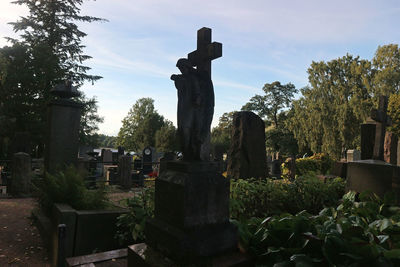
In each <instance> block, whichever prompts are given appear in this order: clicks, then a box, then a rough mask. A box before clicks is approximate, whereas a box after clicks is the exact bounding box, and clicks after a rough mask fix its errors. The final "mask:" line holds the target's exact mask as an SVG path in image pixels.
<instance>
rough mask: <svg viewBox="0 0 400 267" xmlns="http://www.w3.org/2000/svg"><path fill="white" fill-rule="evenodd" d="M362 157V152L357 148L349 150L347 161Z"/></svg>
mask: <svg viewBox="0 0 400 267" xmlns="http://www.w3.org/2000/svg"><path fill="white" fill-rule="evenodd" d="M360 159H361V152H360V151H358V150H357V149H349V150H347V162H351V161H357V160H360Z"/></svg>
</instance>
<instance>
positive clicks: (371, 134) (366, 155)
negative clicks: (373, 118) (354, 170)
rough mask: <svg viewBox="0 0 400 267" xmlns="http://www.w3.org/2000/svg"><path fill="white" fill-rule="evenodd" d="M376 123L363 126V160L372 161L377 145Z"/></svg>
mask: <svg viewBox="0 0 400 267" xmlns="http://www.w3.org/2000/svg"><path fill="white" fill-rule="evenodd" d="M375 131H376V124H375V123H363V124H361V160H364V159H372V158H373V155H374V145H375Z"/></svg>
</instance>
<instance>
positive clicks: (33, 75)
mask: <svg viewBox="0 0 400 267" xmlns="http://www.w3.org/2000/svg"><path fill="white" fill-rule="evenodd" d="M83 1H84V0H46V1H37V0H17V1H14V2H13V3H15V4H18V5H25V6H27V7H28V9H29V14H28V16H26V17H21V18H20V20H18V21H17V22H13V23H10V24H11V25H12V26H13V29H14V31H15V32H17V33H20V37H19V38H18V39H12V38H8V40H9V41H10V42H11V43H12V44H13V46H12V47H11V48H7V47H5V48H3V49H2V50H3V54H4V53H5V54H6V56H5V58H6V60H8V65H6V66H5V67H4V66H3V70H4V69H5V70H6V74H5V78H4V79H2V81H3V82H2V84H1V87H0V91H1V92H0V93H1V95H4V94H5V93H6V94H9V95H10V97H12V98H15V99H16V98H17V97H22V95H21V94H23V95H24V97H25V98H24V99H25V101H17V105H16V106H15V107H14V108H12V107H11V104H10V102H7V101H0V102H2V103H0V105H3V108H4V110H5V111H6V112H7V113H5V114H6V116H7V117H15V119H16V127H17V128H18V127H19V126H18V125H24V127H22V126H21V127H22V128H27V129H29V131H30V132H31V134H32V135H33V137H34V138H33V139H34V141H35V143H36V144H38V145H42V144H43V132H44V128H45V127H44V123H45V118H46V108H47V103H48V102H49V101H50V99H51V95H50V93H49V92H50V89H52V88H53V87H54V86H55V85H57V84H59V83H61V82H63V81H65V80H66V79H70V80H72V82H73V83H74V85H77V86H78V87H79V86H81V85H83V83H84V82H86V81H90V82H92V83H93V82H94V81H96V80H98V79H100V78H101V77H100V76H96V75H91V74H88V71H89V70H90V68H89V67H87V66H84V65H83V62H84V61H85V60H87V59H89V58H91V57H90V56H88V55H85V54H84V52H83V49H84V46H83V45H82V44H81V40H82V38H83V37H85V36H86V33H84V32H82V31H80V30H79V29H78V26H77V25H76V23H77V22H94V21H103V19H101V18H96V17H91V16H82V15H80V6H81V5H82V3H83ZM0 52H1V51H0ZM12 53H14V54H16V53H17V54H18V57H17V58H16V57H15V56H14V55H11V54H12ZM0 56H1V55H0ZM18 62H19V63H18ZM0 66H1V65H0ZM21 92H23V93H21ZM80 100H81V102H83V103H84V104H87V106H88V107H89V108H86V109H85V110H84V114H83V116H84V117H85V118H84V119H83V120H82V126H81V128H82V129H81V132H86V133H88V132H90V131H88V129H89V128H91V129H95V128H96V127H94V128H93V124H92V125H90V123H87V122H88V120H92V122H100V121H101V118H100V117H99V116H98V115H97V114H96V102H95V100H93V99H86V98H85V97H81V98H80ZM4 106H7V107H4ZM26 108H29V113H28V114H32V118H29V120H27V119H26V117H25V116H20V114H21V112H23V111H24V110H25V109H26ZM26 121H28V122H29V123H28V124H27V123H26ZM30 125H34V126H35V127H36V128H37V129H38V130H37V131H36V132H35V131H33V130H32V128H31V127H30ZM85 125H86V126H85ZM88 125H89V127H87V126H88ZM85 127H86V128H85ZM32 131H33V132H32ZM84 140H85V138H82V140H81V141H84ZM86 140H87V138H86Z"/></svg>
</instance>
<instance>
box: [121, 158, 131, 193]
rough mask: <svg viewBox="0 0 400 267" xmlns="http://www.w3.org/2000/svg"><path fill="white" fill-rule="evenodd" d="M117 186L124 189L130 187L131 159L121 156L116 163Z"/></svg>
mask: <svg viewBox="0 0 400 267" xmlns="http://www.w3.org/2000/svg"><path fill="white" fill-rule="evenodd" d="M118 173H119V184H120V186H121V187H122V188H124V189H130V188H131V187H132V157H131V156H129V155H128V156H125V155H124V156H121V157H120V158H119V162H118Z"/></svg>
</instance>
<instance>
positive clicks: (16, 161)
mask: <svg viewBox="0 0 400 267" xmlns="http://www.w3.org/2000/svg"><path fill="white" fill-rule="evenodd" d="M31 176H32V166H31V157H30V155H29V154H27V153H23V152H19V153H15V154H14V156H13V158H12V177H11V179H12V180H11V189H10V190H9V191H10V193H11V194H12V195H14V196H25V195H29V194H30V191H31V190H30V189H31Z"/></svg>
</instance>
